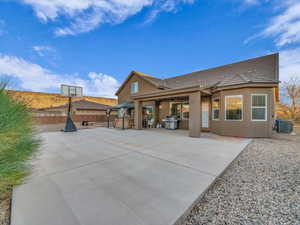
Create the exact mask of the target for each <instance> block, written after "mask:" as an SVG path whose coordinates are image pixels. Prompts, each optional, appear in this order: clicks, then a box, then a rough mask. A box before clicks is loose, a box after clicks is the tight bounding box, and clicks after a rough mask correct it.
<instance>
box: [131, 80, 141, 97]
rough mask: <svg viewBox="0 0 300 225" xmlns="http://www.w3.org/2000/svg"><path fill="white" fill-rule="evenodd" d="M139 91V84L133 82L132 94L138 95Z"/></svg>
mask: <svg viewBox="0 0 300 225" xmlns="http://www.w3.org/2000/svg"><path fill="white" fill-rule="evenodd" d="M138 91H139V83H138V82H137V81H136V82H133V83H131V94H134V93H137V92H138Z"/></svg>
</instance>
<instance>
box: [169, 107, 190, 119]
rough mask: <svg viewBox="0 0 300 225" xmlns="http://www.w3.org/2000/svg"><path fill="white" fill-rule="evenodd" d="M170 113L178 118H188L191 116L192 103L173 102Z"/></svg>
mask: <svg viewBox="0 0 300 225" xmlns="http://www.w3.org/2000/svg"><path fill="white" fill-rule="evenodd" d="M170 106H171V107H170V115H171V116H175V117H176V118H177V119H181V120H188V119H189V117H190V105H189V104H186V103H171V105H170Z"/></svg>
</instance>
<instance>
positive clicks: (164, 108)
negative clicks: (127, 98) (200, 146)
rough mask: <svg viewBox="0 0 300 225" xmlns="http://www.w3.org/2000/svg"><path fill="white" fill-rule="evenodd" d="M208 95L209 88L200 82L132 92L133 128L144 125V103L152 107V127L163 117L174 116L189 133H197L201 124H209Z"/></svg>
mask: <svg viewBox="0 0 300 225" xmlns="http://www.w3.org/2000/svg"><path fill="white" fill-rule="evenodd" d="M210 96H211V94H210V93H209V92H207V91H204V90H203V89H201V87H199V86H197V87H193V88H179V89H175V90H174V89H172V90H163V91H158V92H153V93H147V94H142V95H137V96H134V97H133V100H134V112H135V113H134V128H135V129H137V130H141V129H143V128H145V126H143V124H144V123H143V121H144V115H145V113H144V111H145V110H144V109H145V107H146V108H152V116H151V119H152V120H153V126H152V127H157V124H159V125H160V124H161V123H162V120H163V118H169V117H175V119H177V120H178V121H179V124H178V127H179V128H180V129H187V130H188V135H189V136H190V137H200V136H201V130H202V128H204V129H207V128H208V126H209V125H208V123H209V117H210V107H209V106H210ZM204 103H205V104H204Z"/></svg>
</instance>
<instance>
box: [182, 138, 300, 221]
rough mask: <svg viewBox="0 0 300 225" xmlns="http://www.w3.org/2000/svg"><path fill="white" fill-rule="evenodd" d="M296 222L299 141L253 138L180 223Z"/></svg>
mask: <svg viewBox="0 0 300 225" xmlns="http://www.w3.org/2000/svg"><path fill="white" fill-rule="evenodd" d="M200 224H201V225H202V224H207V225H209V224H213V225H226V224H228V225H229V224H230V225H235V224H239V225H241V224H243V225H299V224H300V141H299V140H298V141H295V140H294V141H289V140H275V139H256V140H254V141H253V142H252V143H251V144H250V145H248V147H247V148H246V149H245V150H244V151H243V152H242V153H241V155H240V156H239V157H238V158H237V159H236V160H235V161H234V162H233V163H232V164H231V165H230V167H229V168H228V169H227V170H226V171H225V173H224V174H223V175H222V176H221V177H220V178H219V179H218V180H217V181H216V183H215V184H214V185H213V186H212V187H211V188H210V189H209V190H208V191H207V193H206V194H205V195H204V196H203V198H202V199H201V200H200V201H199V202H198V203H196V205H195V206H194V207H193V209H192V211H191V212H190V214H189V215H188V216H187V218H186V220H185V222H184V223H183V224H182V225H200Z"/></svg>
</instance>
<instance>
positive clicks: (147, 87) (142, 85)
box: [118, 75, 158, 104]
mask: <svg viewBox="0 0 300 225" xmlns="http://www.w3.org/2000/svg"><path fill="white" fill-rule="evenodd" d="M136 81H137V82H139V91H138V92H137V93H136V94H143V93H146V92H150V91H156V90H158V88H156V87H155V86H154V85H153V84H151V83H150V82H148V81H145V80H144V79H142V78H140V77H139V76H137V75H133V76H132V77H131V78H130V79H129V80H128V81H127V82H126V84H125V85H124V87H123V88H122V90H121V91H120V92H119V93H118V104H121V103H123V102H132V99H131V89H130V84H131V83H133V82H136Z"/></svg>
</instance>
